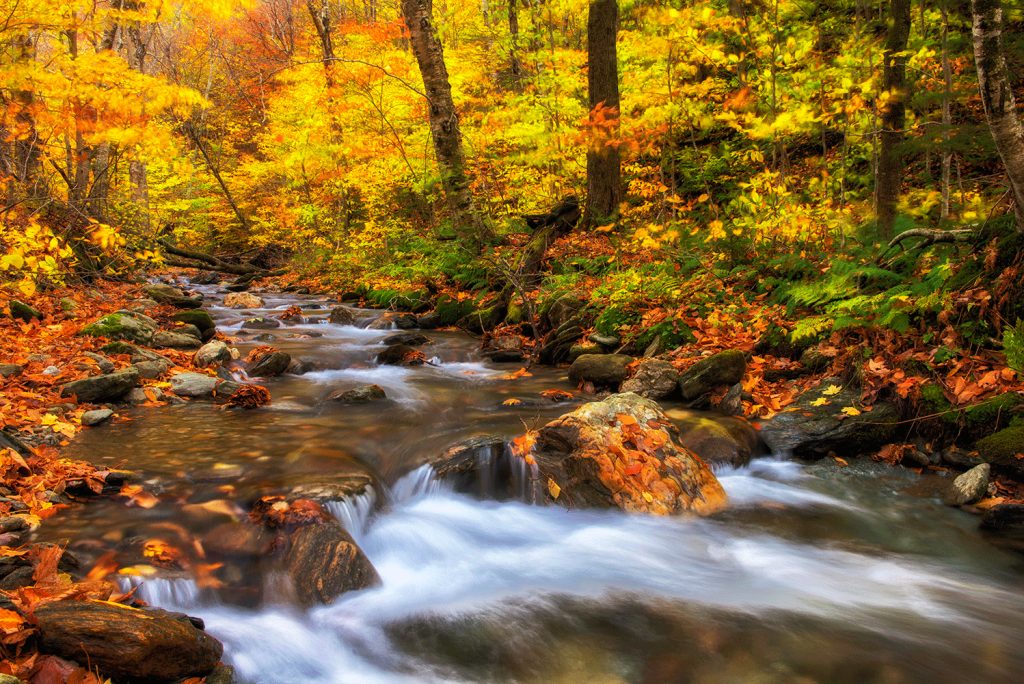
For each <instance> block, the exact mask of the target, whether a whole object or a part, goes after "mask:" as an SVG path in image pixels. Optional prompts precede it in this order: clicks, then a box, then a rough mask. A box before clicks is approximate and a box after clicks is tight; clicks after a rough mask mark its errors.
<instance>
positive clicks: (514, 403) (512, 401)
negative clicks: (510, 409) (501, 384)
mask: <svg viewBox="0 0 1024 684" xmlns="http://www.w3.org/2000/svg"><path fill="white" fill-rule="evenodd" d="M522 403H523V402H522V401H521V400H519V399H516V398H515V397H512V398H511V399H506V400H505V401H503V402H501V405H502V406H518V405H519V404H522Z"/></svg>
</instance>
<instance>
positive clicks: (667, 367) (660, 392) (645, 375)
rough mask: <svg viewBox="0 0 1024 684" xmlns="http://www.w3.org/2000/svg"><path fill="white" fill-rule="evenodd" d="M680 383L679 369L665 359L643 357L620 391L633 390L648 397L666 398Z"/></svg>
mask: <svg viewBox="0 0 1024 684" xmlns="http://www.w3.org/2000/svg"><path fill="white" fill-rule="evenodd" d="M678 385H679V371H677V370H676V369H675V368H674V367H673V366H672V364H671V363H669V362H668V361H665V360H663V359H642V360H641V361H640V363H639V365H638V366H637V369H636V372H635V373H633V376H632V377H631V378H629V379H628V380H626V381H625V382H623V383H622V387H621V388H620V391H622V392H633V393H635V394H639V395H640V396H641V397H647V398H648V399H664V398H665V397H668V396H670V395H672V394H673V393H674V392H675V391H676V387H678Z"/></svg>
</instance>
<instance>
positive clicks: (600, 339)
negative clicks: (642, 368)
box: [587, 332, 622, 349]
mask: <svg viewBox="0 0 1024 684" xmlns="http://www.w3.org/2000/svg"><path fill="white" fill-rule="evenodd" d="M587 339H588V340H590V341H591V342H593V343H594V344H596V345H599V346H601V347H604V348H606V349H614V348H615V347H618V346H619V345H620V344H622V340H620V339H619V338H618V337H616V336H615V335H602V334H601V333H599V332H595V333H590V336H589V337H587Z"/></svg>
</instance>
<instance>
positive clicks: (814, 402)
mask: <svg viewBox="0 0 1024 684" xmlns="http://www.w3.org/2000/svg"><path fill="white" fill-rule="evenodd" d="M831 385H837V386H838V385H841V382H840V381H839V380H835V382H832V381H830V380H825V381H824V382H822V384H821V385H819V386H818V387H816V388H814V389H812V390H809V391H807V392H804V393H803V394H802V395H800V397H799V398H798V399H797V401H796V404H794V405H793V406H791V407H790V408H789V409H788V410H786V411H784V412H782V413H779V414H776V415H775V416H772V417H771V418H769V419H767V420H765V421H764V422H763V423H762V424H761V431H760V435H761V439H762V440H764V443H765V444H767V445H768V447H769V449H771V451H772V453H776V454H789V455H793V456H799V457H803V458H821V457H823V456H826V455H828V453H829V452H832V451H834V452H836V453H838V454H847V455H855V454H858V453H864V452H867V451H870V450H872V449H875V448H877V447H880V446H882V445H883V444H887V443H889V442H891V441H893V439H895V437H896V427H897V421H898V420H899V412H898V411H897V409H896V407H895V406H894V405H893V404H890V403H888V402H884V401H883V402H878V403H876V404H875V405H874V407H873V408H872V410H871V411H861V412H860V413H859V414H858V415H853V416H851V415H847V414H845V413H843V408H845V407H856V406H857V404H858V403H859V401H860V391H859V390H857V389H856V388H853V387H845V388H843V389H841V390H840V391H839V392H837V393H835V394H825V391H826V389H827V388H828V387H829V386H831ZM822 402H824V403H822Z"/></svg>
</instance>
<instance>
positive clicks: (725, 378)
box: [679, 349, 747, 401]
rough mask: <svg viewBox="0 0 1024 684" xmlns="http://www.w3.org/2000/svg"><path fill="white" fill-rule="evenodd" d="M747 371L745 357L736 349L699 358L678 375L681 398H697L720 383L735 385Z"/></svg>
mask: <svg viewBox="0 0 1024 684" xmlns="http://www.w3.org/2000/svg"><path fill="white" fill-rule="evenodd" d="M746 372H747V359H746V357H745V356H744V355H743V352H741V351H739V350H738V349H729V350H726V351H723V352H718V353H717V354H712V355H711V356H709V357H707V358H706V359H701V360H700V361H698V362H697V363H695V364H694V365H693V366H691V367H690V368H689V369H687V370H686V371H684V372H683V373H682V375H680V376H679V393H680V394H682V395H683V399H685V400H686V401H691V400H693V399H697V398H699V397H701V396H703V395H705V394H707V393H708V392H710V391H711V390H713V389H715V388H716V387H719V386H720V385H735V384H736V383H737V382H740V381H741V380H743V374H744V373H746Z"/></svg>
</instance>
